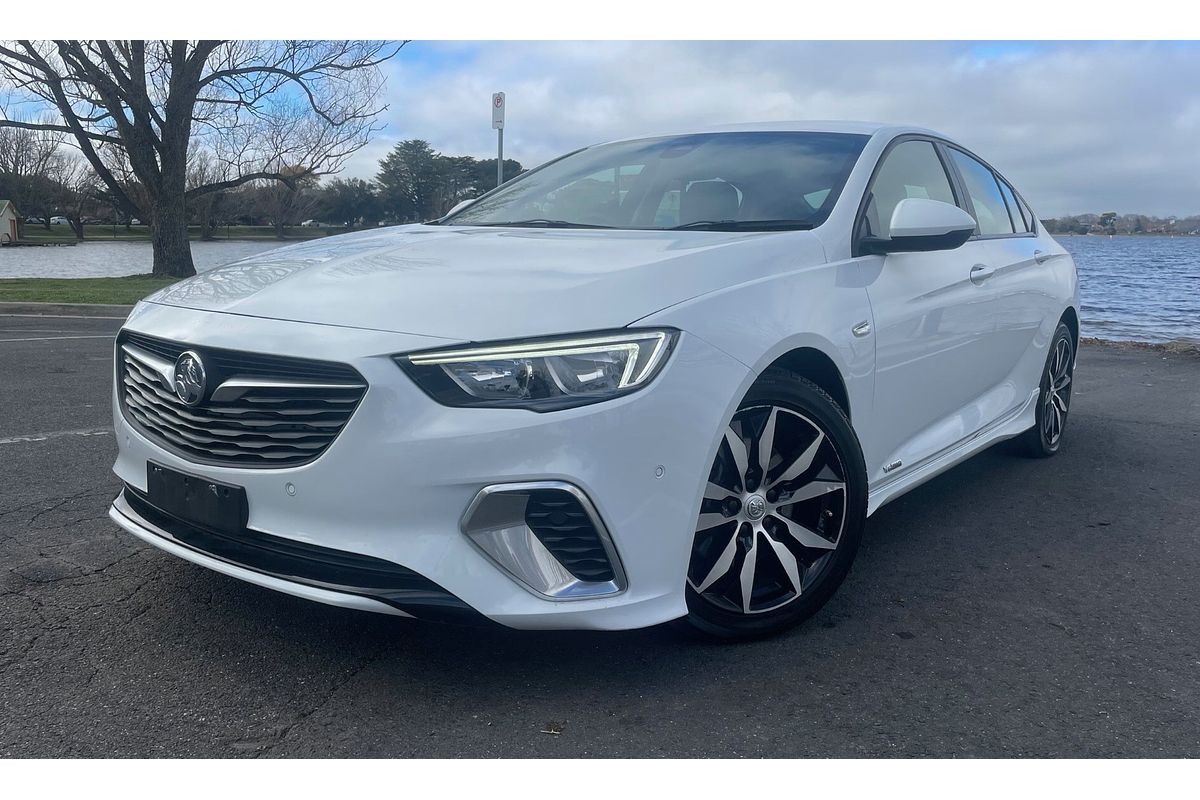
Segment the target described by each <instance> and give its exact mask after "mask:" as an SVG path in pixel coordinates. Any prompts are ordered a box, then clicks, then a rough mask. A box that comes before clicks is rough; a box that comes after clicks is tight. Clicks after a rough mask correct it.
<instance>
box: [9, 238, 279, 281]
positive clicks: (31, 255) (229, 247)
mask: <svg viewBox="0 0 1200 800" xmlns="http://www.w3.org/2000/svg"><path fill="white" fill-rule="evenodd" d="M282 244H290V242H282V243H281V242H238V241H227V242H222V241H219V240H218V241H214V242H192V262H193V263H195V265H196V269H197V270H206V269H212V268H213V267H219V266H221V265H222V264H229V263H231V262H233V261H237V260H238V259H240V258H245V257H246V256H252V255H254V254H255V253H262V252H265V251H267V250H274V249H275V248H276V247H280V246H281V245H282ZM153 265H154V253H153V251H152V250H151V248H150V243H149V242H105V241H94V242H82V243H80V244H77V245H75V246H74V247H0V278H108V277H118V276H121V275H145V274H146V273H148V272H150V270H151V269H153Z"/></svg>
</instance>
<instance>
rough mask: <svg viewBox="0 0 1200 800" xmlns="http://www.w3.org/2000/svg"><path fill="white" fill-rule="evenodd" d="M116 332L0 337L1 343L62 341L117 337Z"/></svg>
mask: <svg viewBox="0 0 1200 800" xmlns="http://www.w3.org/2000/svg"><path fill="white" fill-rule="evenodd" d="M115 338H117V335H116V334H115V333H108V334H104V335H103V336H39V337H34V338H29V339H0V344H2V343H4V342H60V341H62V340H63V339H115Z"/></svg>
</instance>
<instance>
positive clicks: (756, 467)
mask: <svg viewBox="0 0 1200 800" xmlns="http://www.w3.org/2000/svg"><path fill="white" fill-rule="evenodd" d="M845 520H846V472H845V467H844V466H843V464H842V460H841V458H840V457H839V455H838V452H837V448H836V447H835V445H834V443H833V441H832V440H831V439H830V438H829V436H828V435H827V434H826V433H825V432H824V431H823V430H822V429H821V428H820V427H819V426H818V425H817V424H816V423H815V422H813V420H811V419H810V418H809V417H807V416H805V415H804V414H801V413H799V412H797V411H794V410H792V409H790V408H784V407H782V406H777V405H762V406H751V407H748V408H743V409H740V410H739V411H738V412H737V414H735V415H734V417H733V419H732V420H731V421H730V423H729V427H728V428H726V430H725V432H724V440H723V441H722V443H721V446H720V448H719V450H718V453H717V458H716V460H715V462H714V464H713V468H712V471H711V473H710V475H709V482H708V484H707V486H706V488H705V492H704V500H703V502H702V503H701V507H700V516H699V518H698V520H697V524H696V535H695V540H694V543H693V547H692V558H691V563H690V566H689V569H688V582H689V584H690V585H691V587H692V589H694V590H695V591H696V593H697V594H698V595H699V596H700V597H702V598H704V599H705V600H706V601H708V602H710V603H712V604H714V605H716V606H718V607H720V608H723V609H726V610H729V611H734V612H737V613H741V614H761V613H764V612H768V611H774V610H776V609H779V608H781V607H783V606H785V605H787V604H788V603H790V602H792V601H793V600H796V599H797V598H799V597H800V596H802V595H803V594H804V593H805V592H806V591H808V590H809V589H810V588H811V587H812V586H813V585H814V584H815V583H816V582H817V581H818V580H819V579H820V577H821V575H822V574H823V572H824V571H825V568H826V566H827V565H828V563H829V561H830V556H831V555H832V554H833V551H834V550H836V549H837V546H838V542H839V540H840V538H841V535H842V530H843V527H844V525H845Z"/></svg>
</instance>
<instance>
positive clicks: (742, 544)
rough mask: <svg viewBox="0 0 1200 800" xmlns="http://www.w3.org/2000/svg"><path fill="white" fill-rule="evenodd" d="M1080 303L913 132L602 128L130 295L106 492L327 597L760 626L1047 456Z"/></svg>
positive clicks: (385, 608)
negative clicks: (939, 501) (448, 206)
mask: <svg viewBox="0 0 1200 800" xmlns="http://www.w3.org/2000/svg"><path fill="white" fill-rule="evenodd" d="M1078 308H1079V299H1078V286H1077V278H1076V273H1075V265H1074V263H1073V262H1072V260H1071V257H1070V256H1069V255H1068V254H1067V253H1066V252H1065V251H1064V250H1063V248H1062V247H1061V246H1059V245H1058V244H1057V243H1056V242H1055V241H1054V240H1053V239H1052V238H1051V237H1050V236H1049V235H1048V234H1047V233H1046V231H1045V229H1044V228H1043V227H1042V226H1041V225H1040V224H1039V223H1038V221H1037V219H1036V217H1035V215H1034V214H1033V212H1032V211H1031V210H1030V207H1029V205H1028V204H1027V203H1026V202H1025V199H1024V198H1023V197H1022V195H1021V194H1020V193H1019V192H1018V191H1017V190H1016V189H1015V188H1014V187H1013V185H1012V183H1011V182H1010V181H1009V180H1007V179H1006V178H1005V177H1004V176H1003V175H1001V174H1000V173H999V172H998V171H997V170H996V169H994V168H993V167H992V166H990V165H989V164H988V163H987V162H986V161H984V160H983V159H981V158H979V157H978V156H976V155H975V154H974V153H972V152H971V151H969V150H967V149H966V148H965V147H963V146H962V145H960V144H957V143H955V142H954V141H951V140H950V139H948V138H946V137H944V136H941V135H938V134H936V133H933V132H931V131H927V130H923V129H918V128H909V127H898V126H885V125H874V124H862V123H794V124H765V125H750V126H737V127H730V128H720V129H713V130H707V131H701V132H691V133H685V134H679V135H668V136H654V137H644V138H635V139H628V140H623V141H617V142H611V143H608V144H602V145H598V146H594V147H588V148H585V149H582V150H579V151H577V152H574V153H571V154H569V155H566V156H564V157H562V158H560V159H557V160H555V161H552V162H550V163H548V164H545V165H543V166H541V167H539V168H537V169H535V170H533V171H530V172H527V173H525V174H523V175H521V176H519V177H517V178H516V179H514V180H512V181H510V182H508V183H506V184H504V185H503V186H500V187H499V188H497V189H495V190H493V191H492V192H490V193H488V194H485V195H484V196H482V197H480V198H478V199H476V200H473V201H468V202H466V203H463V204H460V206H459V207H456V208H455V209H454V210H453V211H452V212H451V213H449V214H447V215H446V216H444V217H443V218H441V219H437V220H434V221H432V222H429V223H425V224H414V225H401V226H397V227H392V228H386V229H380V230H378V231H366V232H362V233H355V234H348V235H342V236H337V237H334V238H330V239H326V240H321V241H314V242H307V243H303V244H298V245H295V246H291V247H286V248H282V249H279V250H275V251H272V252H270V253H266V254H262V255H259V256H256V257H252V258H249V259H246V260H243V261H240V262H237V263H235V264H232V265H229V266H226V267H222V268H218V269H213V270H211V271H208V272H205V273H203V274H201V275H199V276H198V277H195V278H192V279H191V280H188V281H184V282H182V283H179V284H176V285H174V286H171V287H169V288H167V289H164V290H162V291H160V292H158V293H157V294H155V295H153V296H152V297H150V298H149V299H147V300H146V301H145V302H142V303H140V304H139V305H138V306H137V307H136V308H135V309H134V311H133V313H132V314H131V315H130V316H129V319H128V321H127V322H126V323H125V325H124V327H123V329H122V330H121V332H120V334H119V336H118V337H117V341H116V352H115V356H116V358H115V362H116V363H115V386H114V392H113V402H114V418H115V422H116V431H117V439H118V444H119V455H118V457H117V461H116V464H115V467H114V469H115V472H116V474H117V475H118V476H119V477H120V478H121V480H122V481H123V482H124V489H123V491H122V492H121V494H120V496H119V497H118V498H117V499H116V500H115V502H114V503H113V506H112V509H111V516H112V519H113V520H115V521H116V522H117V523H118V524H119V525H120V526H122V527H123V528H124V529H126V530H127V531H129V532H130V533H132V534H133V535H135V536H137V537H139V538H141V539H143V540H145V541H147V542H149V543H151V544H153V545H155V546H157V547H159V548H162V549H163V550H166V551H167V552H169V553H173V554H175V555H177V556H179V557H181V558H184V559H187V560H189V561H192V562H195V563H197V564H200V565H203V566H206V567H209V568H211V569H214V570H217V571H219V572H222V573H225V574H227V575H231V576H233V577H236V578H240V579H242V580H245V581H249V582H251V583H255V584H258V585H260V586H263V587H268V588H271V589H276V590H279V591H283V592H288V593H290V594H293V595H297V596H299V597H303V598H307V599H310V600H315V601H320V602H324V603H331V604H334V605H338V606H343V607H348V608H355V609H363V610H370V611H379V612H387V613H391V614H398V615H404V616H411V617H417V618H422V619H439V620H471V619H475V620H482V619H489V620H493V621H496V622H499V623H502V624H504V625H509V626H513V627H517V628H592V629H621V628H634V627H641V626H647V625H653V624H656V623H661V622H665V621H668V620H675V619H684V620H686V621H687V622H688V623H690V625H691V626H693V627H694V628H695V629H697V630H698V631H700V632H703V633H705V634H708V635H710V636H715V637H722V638H730V639H735V638H746V637H752V636H759V635H764V634H769V633H773V632H776V631H780V630H783V629H785V628H787V627H789V626H792V625H795V624H796V623H798V622H800V621H802V620H804V619H806V618H807V617H809V616H811V615H812V614H814V613H815V612H816V611H817V610H818V609H819V608H821V606H822V605H823V604H824V603H825V602H826V601H827V600H828V599H829V598H830V596H831V595H832V593H833V592H834V591H835V590H836V589H837V587H838V586H839V584H840V583H841V582H842V580H843V579H844V578H845V576H846V574H847V571H848V569H849V567H850V564H851V562H852V561H853V559H854V556H855V551H856V550H857V548H858V546H859V541H860V539H861V537H862V533H863V527H864V524H865V521H866V519H867V517H868V516H869V515H870V514H871V513H873V512H874V511H875V510H877V509H878V508H880V507H881V506H882V505H883V504H885V503H887V502H889V501H890V500H893V499H895V498H896V497H899V496H900V495H901V494H903V493H904V492H907V491H909V490H911V489H913V488H914V487H916V486H919V485H920V484H921V483H923V482H925V481H927V480H929V479H930V478H932V477H933V476H935V475H937V474H939V473H941V472H944V471H945V470H947V469H949V468H950V467H952V466H954V465H955V464H957V463H959V462H961V461H963V460H964V459H966V458H968V457H970V456H971V455H972V454H975V453H978V452H979V451H980V450H982V449H984V448H986V447H988V446H990V445H992V444H993V443H995V442H998V441H1000V440H1003V439H1010V438H1016V439H1019V442H1020V446H1021V447H1022V448H1024V450H1025V451H1026V452H1028V453H1030V454H1032V455H1034V456H1042V457H1044V456H1051V455H1053V454H1054V453H1056V452H1057V451H1058V450H1059V448H1060V446H1061V443H1062V436H1063V431H1064V426H1065V423H1066V419H1067V414H1068V411H1069V410H1070V403H1071V380H1072V375H1073V370H1074V367H1075V352H1076V348H1077V345H1078V339H1079V317H1078ZM1015 499H1016V498H1014V500H1015Z"/></svg>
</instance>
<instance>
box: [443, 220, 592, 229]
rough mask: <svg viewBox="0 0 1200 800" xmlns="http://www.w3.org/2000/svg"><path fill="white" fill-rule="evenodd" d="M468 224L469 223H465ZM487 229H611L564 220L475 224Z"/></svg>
mask: <svg viewBox="0 0 1200 800" xmlns="http://www.w3.org/2000/svg"><path fill="white" fill-rule="evenodd" d="M467 224H470V223H467ZM475 224H476V225H479V226H481V227H487V228H611V227H613V226H612V225H590V224H588V223H586V222H568V221H567V220H565V219H518V220H513V221H511V222H477V223H475Z"/></svg>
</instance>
